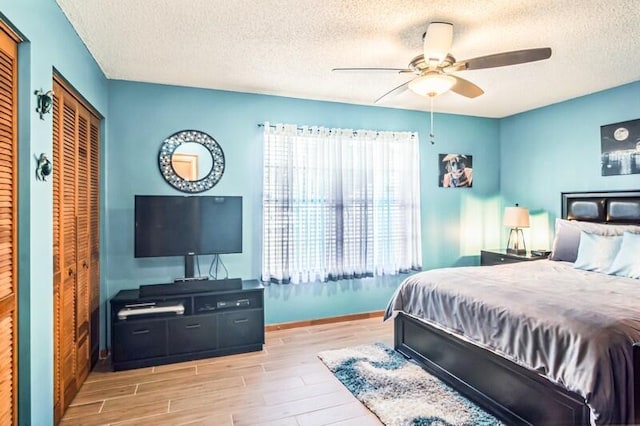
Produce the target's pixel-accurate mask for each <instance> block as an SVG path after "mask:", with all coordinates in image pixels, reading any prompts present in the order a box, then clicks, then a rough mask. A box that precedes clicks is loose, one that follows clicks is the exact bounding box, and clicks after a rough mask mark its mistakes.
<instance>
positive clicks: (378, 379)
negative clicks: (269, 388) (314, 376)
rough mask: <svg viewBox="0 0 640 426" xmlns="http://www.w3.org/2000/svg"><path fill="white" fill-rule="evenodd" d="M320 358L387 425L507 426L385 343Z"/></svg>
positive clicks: (324, 353) (335, 351)
mask: <svg viewBox="0 0 640 426" xmlns="http://www.w3.org/2000/svg"><path fill="white" fill-rule="evenodd" d="M318 358H320V359H321V360H322V362H324V363H325V365H326V366H327V367H328V368H329V370H331V372H333V374H334V375H335V376H336V377H337V378H338V380H340V381H341V382H342V384H344V385H345V386H346V387H347V389H349V390H350V391H351V393H353V394H354V395H355V397H356V398H358V400H360V402H362V403H363V404H364V405H365V406H367V408H369V410H371V411H373V413H375V415H376V416H378V418H379V419H380V420H381V421H382V423H384V424H385V425H387V426H401V425H402V426H404V425H413V426H426V425H432V426H453V425H469V426H471V425H482V426H489V425H491V426H493V425H502V423H501V422H500V421H499V420H498V419H496V418H495V417H493V416H492V415H490V414H488V413H486V412H485V411H483V410H482V409H480V408H479V407H478V406H476V405H475V404H473V403H472V402H471V401H469V400H468V399H466V398H465V397H463V396H462V395H460V394H459V393H458V392H456V391H455V390H453V389H452V388H451V387H449V386H447V385H445V384H444V383H442V382H441V381H440V380H438V379H436V378H435V377H433V376H432V375H431V374H429V373H427V372H426V371H425V370H423V369H422V368H421V367H419V366H418V365H416V364H414V363H412V362H409V361H407V360H406V359H405V358H404V357H403V356H402V355H400V354H399V353H398V352H396V351H394V350H393V349H390V348H389V347H387V346H386V345H385V344H383V343H374V344H372V345H363V346H355V347H351V348H345V349H337V350H332V351H324V352H320V353H319V354H318Z"/></svg>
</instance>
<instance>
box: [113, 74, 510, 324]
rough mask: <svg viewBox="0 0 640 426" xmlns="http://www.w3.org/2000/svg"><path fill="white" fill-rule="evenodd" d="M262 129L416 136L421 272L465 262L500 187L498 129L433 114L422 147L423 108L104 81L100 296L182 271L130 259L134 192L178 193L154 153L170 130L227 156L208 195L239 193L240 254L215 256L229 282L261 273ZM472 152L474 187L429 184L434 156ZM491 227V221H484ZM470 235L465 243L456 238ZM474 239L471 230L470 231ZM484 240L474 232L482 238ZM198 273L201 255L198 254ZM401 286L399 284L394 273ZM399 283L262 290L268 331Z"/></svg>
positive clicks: (169, 263) (379, 297) (167, 263)
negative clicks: (210, 142) (433, 130)
mask: <svg viewBox="0 0 640 426" xmlns="http://www.w3.org/2000/svg"><path fill="white" fill-rule="evenodd" d="M264 121H270V122H272V123H275V122H284V123H297V124H301V125H302V124H308V125H321V126H326V127H341V128H354V129H361V128H364V129H376V130H407V131H417V132H419V134H420V136H421V146H420V150H421V154H420V156H421V173H422V176H421V181H422V198H421V201H422V224H423V229H422V232H423V241H424V245H423V257H424V261H423V265H424V267H425V268H433V267H437V266H449V265H452V264H456V263H457V264H465V263H466V264H470V263H475V262H476V260H477V255H478V253H479V249H480V248H481V247H482V244H483V243H486V241H485V240H483V238H484V236H483V235H472V234H474V232H475V231H474V230H470V229H465V228H464V227H463V226H461V219H462V218H464V217H465V216H469V215H471V212H473V211H475V210H477V211H481V212H482V211H485V210H490V208H488V207H486V205H490V206H493V204H495V203H494V201H493V200H494V199H495V195H496V194H497V192H498V185H499V172H498V170H499V167H498V165H499V163H498V161H499V156H498V150H499V147H498V121H497V120H495V119H487V118H476V117H466V116H456V115H447V114H437V115H436V117H435V122H436V126H437V138H436V139H437V143H436V145H431V144H429V142H428V134H429V130H428V123H429V116H428V114H426V113H424V112H418V111H406V110H399V109H389V108H378V107H365V106H357V105H348V104H341V103H331V102H318V101H310V100H301V99H292V98H284V97H277V96H265V95H254V94H246V93H234V92H224V91H216V90H205V89H193V88H184V87H174V86H163V85H156V84H144V83H134V82H124V81H111V82H110V83H109V121H108V130H109V137H110V138H109V144H108V146H107V152H106V157H107V172H106V186H105V191H106V192H105V193H106V212H105V215H104V220H105V222H106V232H105V242H106V247H105V249H106V251H105V260H106V266H105V271H104V274H103V290H104V291H103V293H102V297H103V298H105V299H106V298H108V297H111V296H113V295H114V294H115V293H116V292H118V291H119V290H121V289H125V288H137V287H138V286H139V285H140V284H149V283H162V282H170V281H171V280H172V279H173V278H174V277H178V276H182V275H183V266H182V259H180V258H159V259H148V258H147V259H135V258H134V257H133V199H134V195H135V194H179V193H178V192H177V191H176V190H174V189H173V188H171V187H170V186H169V185H168V184H167V183H165V182H164V180H163V179H162V177H161V175H160V172H159V170H158V164H157V154H158V149H159V147H160V144H161V142H162V141H163V140H164V139H165V138H166V137H168V136H169V135H171V134H173V133H174V132H176V131H179V130H183V129H197V130H201V131H204V132H206V133H208V134H210V135H211V136H213V137H214V138H215V139H216V140H217V141H218V143H219V144H220V145H221V146H222V149H223V150H224V153H225V159H226V168H225V172H224V175H223V177H222V179H221V180H220V182H219V183H218V184H217V185H216V186H215V187H214V188H213V189H211V190H210V191H208V192H205V193H204V194H207V195H242V196H243V197H244V218H243V221H244V241H243V247H244V253H242V254H236V255H224V256H223V261H224V262H225V264H226V265H227V267H228V268H229V271H230V276H234V277H241V278H243V279H255V278H259V276H260V264H261V232H262V213H261V209H262V206H261V202H262V131H261V129H260V128H259V127H258V126H257V124H258V123H262V122H264ZM447 152H458V153H465V154H472V155H473V161H474V163H473V164H474V168H475V170H474V173H475V180H474V187H473V188H472V189H447V188H438V186H437V180H438V169H437V163H438V154H439V153H447ZM487 217H489V219H487V220H488V221H493V222H495V221H496V220H497V219H496V217H495V215H487ZM467 234H468V236H469V238H468V239H467V242H466V243H465V244H464V245H461V244H460V241H459V238H458V237H459V236H461V235H467ZM475 234H478V233H477V232H475ZM480 234H482V233H480ZM201 259H202V260H201V264H202V265H203V266H204V265H206V266H205V267H208V265H209V262H210V258H208V257H201ZM400 278H402V276H401V277H400ZM397 282H398V279H397V278H388V279H377V280H374V279H371V280H354V281H344V282H338V283H326V284H322V283H315V284H309V285H301V286H293V285H289V286H287V285H285V286H277V285H273V286H269V287H268V288H267V289H266V291H265V299H266V301H265V304H266V307H265V311H266V322H267V323H280V322H287V321H296V320H304V319H313V318H322V317H328V316H335V315H342V314H349V313H357V312H368V311H373V310H379V309H383V308H384V306H385V303H386V302H387V300H388V299H389V297H390V295H391V293H392V292H393V290H394V289H395V287H396V285H397Z"/></svg>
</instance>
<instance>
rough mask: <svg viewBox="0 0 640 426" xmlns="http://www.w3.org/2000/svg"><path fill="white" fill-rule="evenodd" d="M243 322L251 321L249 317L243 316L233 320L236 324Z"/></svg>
mask: <svg viewBox="0 0 640 426" xmlns="http://www.w3.org/2000/svg"><path fill="white" fill-rule="evenodd" d="M243 322H249V318H242V319H237V320H234V321H233V323H234V324H241V323H243Z"/></svg>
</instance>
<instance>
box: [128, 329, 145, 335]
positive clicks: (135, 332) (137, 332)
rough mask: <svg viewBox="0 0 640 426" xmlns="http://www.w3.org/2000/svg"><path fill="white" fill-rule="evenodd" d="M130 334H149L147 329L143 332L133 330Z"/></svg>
mask: <svg viewBox="0 0 640 426" xmlns="http://www.w3.org/2000/svg"><path fill="white" fill-rule="evenodd" d="M131 334H133V335H136V334H149V329H148V328H147V329H145V330H133V332H132V333H131Z"/></svg>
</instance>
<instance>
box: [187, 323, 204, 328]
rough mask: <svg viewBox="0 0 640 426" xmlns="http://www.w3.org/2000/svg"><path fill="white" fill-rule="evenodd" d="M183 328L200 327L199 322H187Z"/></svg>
mask: <svg viewBox="0 0 640 426" xmlns="http://www.w3.org/2000/svg"><path fill="white" fill-rule="evenodd" d="M184 328H200V324H188V325H185V326H184Z"/></svg>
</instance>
